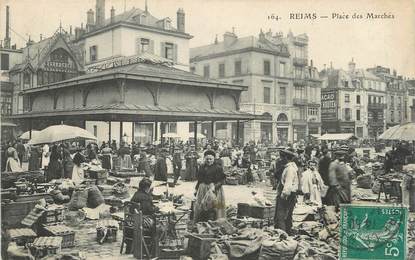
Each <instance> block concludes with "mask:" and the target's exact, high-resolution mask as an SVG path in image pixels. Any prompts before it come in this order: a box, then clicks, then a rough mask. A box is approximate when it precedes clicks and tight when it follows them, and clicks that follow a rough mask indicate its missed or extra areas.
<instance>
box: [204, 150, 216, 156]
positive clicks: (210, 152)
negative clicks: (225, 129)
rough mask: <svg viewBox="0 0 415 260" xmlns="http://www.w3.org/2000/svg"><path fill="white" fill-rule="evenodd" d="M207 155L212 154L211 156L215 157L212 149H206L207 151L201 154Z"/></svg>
mask: <svg viewBox="0 0 415 260" xmlns="http://www.w3.org/2000/svg"><path fill="white" fill-rule="evenodd" d="M208 155H212V156H213V157H215V156H216V154H215V151H213V150H207V151H206V152H205V153H204V154H203V156H208Z"/></svg>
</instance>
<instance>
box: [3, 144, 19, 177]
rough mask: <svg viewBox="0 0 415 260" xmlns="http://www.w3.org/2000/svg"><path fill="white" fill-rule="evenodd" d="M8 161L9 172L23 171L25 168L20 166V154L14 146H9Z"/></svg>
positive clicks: (7, 168)
mask: <svg viewBox="0 0 415 260" xmlns="http://www.w3.org/2000/svg"><path fill="white" fill-rule="evenodd" d="M6 153H7V161H6V171H8V172H22V171H23V169H22V168H21V167H20V161H19V156H18V154H17V151H16V149H15V148H14V147H9V148H8V149H7V151H6Z"/></svg>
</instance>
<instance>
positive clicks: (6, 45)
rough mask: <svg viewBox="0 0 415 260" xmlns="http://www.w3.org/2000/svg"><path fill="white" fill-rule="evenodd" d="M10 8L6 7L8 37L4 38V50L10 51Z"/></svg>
mask: <svg viewBox="0 0 415 260" xmlns="http://www.w3.org/2000/svg"><path fill="white" fill-rule="evenodd" d="M10 42H11V39H10V7H9V6H8V5H7V6H6V37H5V38H4V48H6V49H10Z"/></svg>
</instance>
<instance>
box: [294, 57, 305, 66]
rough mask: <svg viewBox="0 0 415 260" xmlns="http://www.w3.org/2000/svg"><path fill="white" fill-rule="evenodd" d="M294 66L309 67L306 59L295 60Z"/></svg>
mask: <svg viewBox="0 0 415 260" xmlns="http://www.w3.org/2000/svg"><path fill="white" fill-rule="evenodd" d="M293 64H294V65H295V66H306V65H307V59H304V58H296V57H294V58H293Z"/></svg>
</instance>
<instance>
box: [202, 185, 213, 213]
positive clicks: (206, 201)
mask: <svg viewBox="0 0 415 260" xmlns="http://www.w3.org/2000/svg"><path fill="white" fill-rule="evenodd" d="M215 203H216V195H215V193H214V192H213V190H211V189H209V190H208V191H207V192H206V194H205V196H204V197H203V199H202V203H201V204H202V205H201V206H202V210H209V209H213V207H214V206H215Z"/></svg>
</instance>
